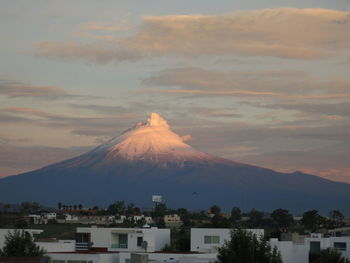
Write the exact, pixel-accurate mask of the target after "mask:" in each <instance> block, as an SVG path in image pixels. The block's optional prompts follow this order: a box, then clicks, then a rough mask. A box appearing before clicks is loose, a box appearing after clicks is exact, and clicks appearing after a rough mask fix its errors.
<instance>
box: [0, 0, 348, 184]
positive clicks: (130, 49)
mask: <svg viewBox="0 0 350 263" xmlns="http://www.w3.org/2000/svg"><path fill="white" fill-rule="evenodd" d="M0 32H1V35H0V40H1V46H0V47H1V48H0V176H2V177H3V176H9V175H14V174H18V173H21V172H25V171H30V170H33V169H37V168H40V167H42V166H45V165H48V164H51V163H53V162H57V161H61V160H64V159H67V158H70V157H73V156H76V155H78V154H81V153H84V152H86V151H88V150H90V149H92V148H94V147H95V146H97V145H99V144H101V143H103V142H105V141H106V140H109V139H110V138H112V137H115V136H117V135H118V134H120V133H121V132H123V131H124V130H126V129H127V128H129V127H131V126H133V125H134V124H135V123H137V122H139V121H144V120H146V119H147V116H148V114H150V113H151V112H157V113H159V114H160V115H161V116H163V117H164V118H165V119H167V120H168V122H169V123H170V125H171V127H172V129H173V131H175V132H176V133H178V134H179V135H180V136H186V138H190V140H188V141H186V143H189V144H190V145H192V146H193V147H195V148H196V149H198V150H201V151H204V152H208V153H211V154H215V155H218V156H221V157H225V158H228V159H232V160H235V161H240V162H245V163H249V164H253V165H258V166H263V167H268V168H272V169H275V170H278V171H284V172H293V171H303V172H306V173H311V174H315V175H319V176H322V177H325V178H328V179H331V180H335V181H343V182H349V183H350V162H349V156H350V74H349V72H350V0H334V1H329V0H327V1H326V0H317V1H316V0H309V1H301V0H300V1H299V0H293V1H281V0H279V1H277V0H269V1H267V0H252V1H249V0H245V1H243V0H238V1H229V0H217V1H209V0H198V1H189V0H187V1H183V0H149V1H144V0H143V1H141V0H140V1H134V0H129V1H116V0H113V1H112V0H110V1H109V0H104V1H98V0H95V1H92V0H81V1H79V0H75V1H71V0H55V1H53V0H37V1H27V0H13V1H1V2H0Z"/></svg>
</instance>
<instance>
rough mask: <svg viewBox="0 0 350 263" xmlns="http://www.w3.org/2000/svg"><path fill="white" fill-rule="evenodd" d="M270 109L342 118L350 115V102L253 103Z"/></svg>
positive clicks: (334, 118)
mask: <svg viewBox="0 0 350 263" xmlns="http://www.w3.org/2000/svg"><path fill="white" fill-rule="evenodd" d="M253 105H256V106H258V107H264V108H269V109H284V110H294V111H301V112H304V113H308V114H313V115H324V116H326V118H327V119H330V120H340V119H342V117H346V118H348V117H349V116H350V102H338V103H293V104H290V103H284V104H266V105H262V104H253Z"/></svg>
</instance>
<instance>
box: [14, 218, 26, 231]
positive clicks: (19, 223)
mask: <svg viewBox="0 0 350 263" xmlns="http://www.w3.org/2000/svg"><path fill="white" fill-rule="evenodd" d="M15 227H16V228H20V229H24V228H26V227H28V223H27V222H26V221H25V220H24V219H19V220H18V221H17V222H16V224H15Z"/></svg>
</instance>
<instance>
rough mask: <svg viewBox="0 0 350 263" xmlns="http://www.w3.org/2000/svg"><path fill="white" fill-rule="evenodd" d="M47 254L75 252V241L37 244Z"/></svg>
mask: <svg viewBox="0 0 350 263" xmlns="http://www.w3.org/2000/svg"><path fill="white" fill-rule="evenodd" d="M35 244H37V245H38V246H40V247H41V248H43V249H44V250H45V251H46V252H74V251H75V240H58V242H35Z"/></svg>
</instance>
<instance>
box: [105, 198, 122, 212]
mask: <svg viewBox="0 0 350 263" xmlns="http://www.w3.org/2000/svg"><path fill="white" fill-rule="evenodd" d="M107 211H108V212H109V213H111V214H118V215H123V214H124V213H125V203H124V201H116V202H115V203H113V204H110V205H109V206H108V208H107Z"/></svg>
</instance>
